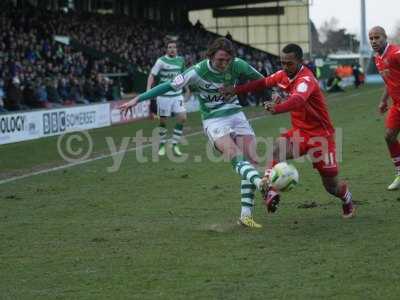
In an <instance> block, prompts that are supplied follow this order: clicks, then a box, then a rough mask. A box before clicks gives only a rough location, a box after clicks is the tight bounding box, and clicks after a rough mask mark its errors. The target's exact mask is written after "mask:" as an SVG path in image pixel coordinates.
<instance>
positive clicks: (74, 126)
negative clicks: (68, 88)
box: [0, 103, 111, 144]
mask: <svg viewBox="0 0 400 300" xmlns="http://www.w3.org/2000/svg"><path fill="white" fill-rule="evenodd" d="M110 124H111V121H110V104H109V103H101V104H95V105H84V106H75V107H67V108H60V109H50V110H38V111H31V112H24V113H13V114H4V115H3V114H2V115H0V144H9V143H15V142H20V141H26V140H32V139H38V138H42V137H47V136H53V135H60V134H63V133H66V132H72V131H79V130H88V129H93V128H100V127H105V126H110Z"/></svg>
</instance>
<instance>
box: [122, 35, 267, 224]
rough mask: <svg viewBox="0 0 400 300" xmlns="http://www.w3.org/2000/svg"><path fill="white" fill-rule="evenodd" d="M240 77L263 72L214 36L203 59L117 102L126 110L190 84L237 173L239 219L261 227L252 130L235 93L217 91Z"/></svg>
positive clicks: (207, 127) (260, 185)
mask: <svg viewBox="0 0 400 300" xmlns="http://www.w3.org/2000/svg"><path fill="white" fill-rule="evenodd" d="M239 77H240V78H241V79H242V78H243V79H248V80H254V79H260V78H263V76H262V75H261V74H260V73H259V72H257V71H256V70H255V69H254V68H253V67H251V66H250V65H249V64H248V63H246V62H245V61H243V60H241V59H239V58H236V57H235V50H234V47H233V44H232V42H231V41H229V40H228V39H226V38H217V39H216V40H215V41H213V43H212V44H211V45H210V46H209V47H208V50H207V59H205V60H203V61H201V62H199V63H198V64H196V65H194V66H193V67H191V68H189V69H188V70H186V71H185V72H183V73H182V74H180V75H178V76H176V77H175V78H174V79H173V80H172V81H168V82H165V83H162V84H160V85H157V86H156V87H154V88H152V89H151V90H149V91H147V92H146V93H143V94H140V95H138V96H136V97H135V98H133V99H132V100H130V101H129V102H127V103H125V104H123V105H121V106H120V109H121V111H122V112H125V113H126V112H127V111H128V110H129V109H130V108H132V107H134V106H135V105H136V104H137V103H139V102H141V101H146V100H149V99H151V98H153V97H156V96H160V95H163V94H165V93H167V92H171V91H177V90H181V89H182V88H183V87H185V86H188V85H190V86H191V87H194V92H193V93H194V94H195V96H196V97H197V99H199V101H200V111H201V115H202V120H203V128H204V131H205V133H206V134H207V136H208V138H209V140H210V141H211V142H212V143H213V145H214V146H215V148H216V149H217V150H218V151H220V152H221V153H222V155H223V156H224V157H226V158H228V159H229V160H230V161H231V163H232V166H233V169H234V170H235V172H236V173H238V174H239V175H240V177H241V205H242V208H241V214H240V218H239V221H238V222H239V223H240V224H241V225H243V226H246V227H251V228H261V227H262V226H261V225H260V224H258V223H256V222H255V221H254V219H253V216H252V213H253V206H254V192H255V190H256V189H258V190H260V191H262V190H264V188H265V185H267V182H266V179H262V177H261V176H260V174H259V172H258V171H257V170H256V169H255V167H254V165H256V164H257V161H256V149H255V146H256V143H255V135H254V131H253V129H252V127H251V125H250V124H249V122H248V120H247V118H246V116H245V115H244V113H243V112H242V111H241V109H242V107H241V106H240V104H239V100H238V98H237V96H234V97H233V98H231V99H229V100H228V99H225V98H224V96H223V95H222V94H221V93H220V92H219V88H220V87H222V86H224V85H234V84H236V83H237V82H238V79H239Z"/></svg>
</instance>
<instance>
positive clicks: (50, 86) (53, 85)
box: [46, 79, 63, 107]
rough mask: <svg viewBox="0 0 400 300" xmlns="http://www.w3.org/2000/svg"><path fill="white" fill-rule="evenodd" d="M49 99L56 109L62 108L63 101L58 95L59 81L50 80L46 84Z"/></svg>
mask: <svg viewBox="0 0 400 300" xmlns="http://www.w3.org/2000/svg"><path fill="white" fill-rule="evenodd" d="M46 91H47V99H48V100H49V102H50V103H51V104H52V105H53V106H55V107H61V106H62V104H63V101H62V99H61V97H60V94H59V93H58V89H57V80H55V79H53V80H51V79H48V80H47V82H46Z"/></svg>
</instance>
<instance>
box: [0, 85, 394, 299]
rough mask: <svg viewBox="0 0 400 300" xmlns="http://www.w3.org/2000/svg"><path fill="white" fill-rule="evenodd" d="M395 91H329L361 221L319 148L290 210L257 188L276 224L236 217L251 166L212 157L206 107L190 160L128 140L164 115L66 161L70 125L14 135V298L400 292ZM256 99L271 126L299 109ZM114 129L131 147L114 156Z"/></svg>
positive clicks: (10, 246) (264, 131) (8, 263)
mask: <svg viewBox="0 0 400 300" xmlns="http://www.w3.org/2000/svg"><path fill="white" fill-rule="evenodd" d="M381 92H382V87H381V86H369V87H364V88H362V89H360V90H354V89H352V88H350V89H349V90H348V91H346V92H345V93H342V94H336V95H329V96H328V104H329V107H330V113H331V116H332V119H333V122H334V125H335V127H336V128H337V129H338V130H339V132H341V133H342V134H341V136H342V139H341V140H342V162H341V169H340V172H341V177H342V178H344V179H346V180H347V181H348V182H349V185H350V189H351V191H352V193H353V196H354V199H355V201H356V203H357V205H358V211H357V217H356V218H354V219H351V220H343V219H342V218H341V206H340V202H339V201H338V200H337V199H335V198H333V197H332V196H330V195H328V194H327V193H326V192H325V191H324V189H323V187H322V185H321V183H320V179H319V175H318V174H317V172H316V171H314V170H313V169H312V167H311V164H310V163H309V162H307V161H306V162H295V165H296V167H297V168H298V170H299V173H300V183H299V185H298V186H297V187H296V188H295V189H294V190H292V191H290V192H288V193H285V194H283V197H282V201H281V205H280V208H279V210H278V212H277V213H276V214H274V215H266V214H265V213H264V208H263V206H262V205H261V197H260V196H259V195H257V198H256V203H257V206H256V207H255V220H256V221H257V222H259V223H261V224H262V225H263V228H262V229H258V230H257V229H246V228H242V227H239V226H238V225H236V220H237V217H238V216H239V212H240V179H239V177H238V175H236V174H235V173H234V172H233V170H232V167H231V165H230V163H229V162H224V161H210V160H209V159H208V158H207V155H206V153H207V151H206V149H207V146H206V145H207V140H206V137H205V136H204V134H202V128H201V124H200V117H199V114H197V113H193V114H190V115H189V121H188V124H187V126H186V129H185V130H186V134H187V138H186V140H187V145H185V146H182V148H181V149H182V151H183V152H185V153H186V154H188V158H187V159H186V160H185V161H184V162H173V161H171V160H170V159H168V158H167V157H164V158H160V159H159V161H157V157H154V155H153V154H154V153H153V152H154V150H155V149H153V148H152V147H151V146H144V147H137V148H136V150H135V149H132V148H133V147H135V146H137V145H136V144H134V143H133V142H132V141H130V143H129V144H123V143H124V141H127V139H126V138H127V137H132V136H134V135H135V133H136V132H138V131H139V130H142V129H143V131H142V133H143V136H144V137H150V136H151V131H152V128H153V127H154V125H155V124H156V123H155V122H154V121H141V122H137V123H134V124H128V125H121V126H115V127H110V128H103V129H98V130H93V131H90V132H89V133H90V136H91V139H92V141H93V156H92V157H93V158H96V157H97V158H98V159H95V160H93V161H88V162H87V163H84V164H79V165H75V166H71V167H68V168H62V169H58V170H57V169H54V168H56V167H58V166H60V165H62V164H63V163H65V162H64V161H63V159H62V158H61V157H60V154H59V151H58V150H57V140H58V137H53V138H47V139H42V140H35V141H28V142H24V143H17V144H10V145H4V146H0V159H1V163H0V181H1V184H0V299H399V295H400V285H399V282H400V233H399V229H400V192H398V191H397V192H388V191H386V187H387V185H388V184H389V183H390V182H391V181H392V180H393V176H394V170H393V169H394V168H393V166H392V163H391V161H390V159H389V155H388V151H387V149H386V146H385V143H384V138H383V132H384V127H383V117H382V116H380V115H379V114H378V112H377V105H378V101H379V98H380V96H381ZM245 112H246V114H247V115H248V116H249V117H250V118H254V120H253V121H252V125H253V127H254V129H255V132H256V135H257V136H259V137H275V136H277V135H278V134H279V130H280V128H287V127H289V126H290V124H289V118H288V116H287V115H280V116H266V117H260V116H262V115H263V114H260V112H261V108H258V109H256V108H249V109H246V110H245ZM170 125H171V126H170V128H171V127H172V126H173V122H171V124H170ZM111 140H112V145H114V146H115V148H116V149H117V150H118V149H121V147H122V146H121V145H123V146H124V147H122V148H123V149H125V148H126V147H125V146H127V147H129V149H131V150H130V151H128V152H126V153H124V152H122V153H120V155H117V156H113V157H110V155H109V154H110V145H111V144H110V141H111ZM75 146H76V145H75ZM264 148H265V147H264V146H263V145H260V152H263V151H264V152H265V149H264ZM138 153H139V154H140V156H139V155H138ZM209 155H212V156H213V157H214V158H215V160H218V159H217V157H216V156H215V155H213V154H212V153H209ZM143 158H146V159H147V160H148V161H147V162H141V160H143ZM116 159H120V160H121V162H122V163H121V165H120V167H118V166H117V165H116ZM262 164H264V162H262ZM50 169H54V170H52V171H50V172H47V170H50ZM34 172H43V173H42V174H37V175H32V176H27V177H26V178H20V179H17V180H14V181H10V182H4V180H5V179H7V178H11V177H17V176H22V175H26V174H30V173H34Z"/></svg>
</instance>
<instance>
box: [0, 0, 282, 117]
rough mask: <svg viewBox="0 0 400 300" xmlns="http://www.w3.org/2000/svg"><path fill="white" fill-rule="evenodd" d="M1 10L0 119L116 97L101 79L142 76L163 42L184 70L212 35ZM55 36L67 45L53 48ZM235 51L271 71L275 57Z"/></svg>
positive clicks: (187, 28)
mask: <svg viewBox="0 0 400 300" xmlns="http://www.w3.org/2000/svg"><path fill="white" fill-rule="evenodd" d="M0 6H1V13H0V24H1V28H2V29H3V30H2V32H1V33H0V113H1V112H5V111H14V110H24V109H31V108H50V107H60V106H65V105H74V104H81V103H82V104H88V103H96V102H104V101H108V100H117V99H120V98H121V83H120V81H119V80H113V79H112V77H110V76H105V74H127V73H128V74H132V72H131V69H132V68H134V69H136V71H138V72H140V73H144V74H146V73H147V72H148V71H149V70H150V68H151V66H152V64H153V63H154V61H155V60H156V59H157V57H159V56H161V55H163V54H164V51H165V49H164V47H163V41H164V39H165V37H166V36H172V37H175V38H177V40H178V42H179V47H180V49H179V52H180V54H181V55H183V56H184V57H185V59H186V62H187V64H188V66H190V65H192V64H194V63H195V62H196V61H199V60H200V59H202V57H203V55H204V53H205V49H206V46H207V45H208V43H209V42H210V41H211V40H213V39H214V38H215V37H216V36H217V35H215V34H213V33H210V32H208V31H206V30H204V28H203V27H202V26H201V24H200V23H197V24H196V25H192V24H190V23H188V24H184V25H182V24H180V25H179V26H178V25H176V24H175V25H174V24H171V26H169V27H166V26H165V25H161V24H159V23H157V22H155V21H150V20H134V19H132V18H131V17H127V16H118V15H106V16H105V15H98V14H93V13H76V12H74V13H65V12H62V11H46V10H42V9H37V8H35V7H32V6H27V7H25V8H24V9H20V8H19V9H17V8H15V7H14V6H13V5H12V4H11V2H8V1H4V2H2V3H1V4H0ZM56 35H58V36H67V37H69V38H70V39H71V40H72V41H73V42H72V43H71V44H70V45H66V44H62V43H58V42H56V41H55V40H54V36H56ZM236 46H237V53H238V56H239V57H242V58H243V59H245V60H246V61H248V62H249V63H251V64H252V65H254V66H256V65H257V64H259V63H260V62H261V64H263V65H264V68H266V69H267V71H268V72H269V73H270V72H272V71H273V70H275V69H276V62H275V57H274V56H272V55H269V54H268V53H265V52H262V51H259V50H257V49H254V48H251V47H248V46H246V45H243V44H240V43H236ZM2 83H4V84H2ZM137 91H138V92H140V90H137ZM2 93H3V94H4V96H3V97H1V95H2ZM2 101H4V107H3V106H2V105H1V104H2Z"/></svg>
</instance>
